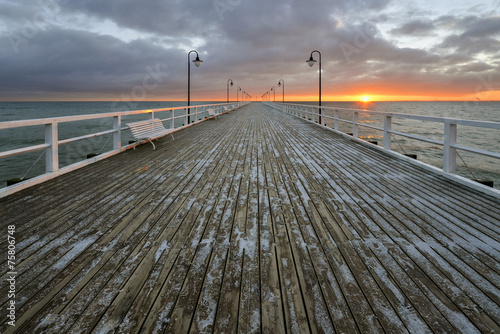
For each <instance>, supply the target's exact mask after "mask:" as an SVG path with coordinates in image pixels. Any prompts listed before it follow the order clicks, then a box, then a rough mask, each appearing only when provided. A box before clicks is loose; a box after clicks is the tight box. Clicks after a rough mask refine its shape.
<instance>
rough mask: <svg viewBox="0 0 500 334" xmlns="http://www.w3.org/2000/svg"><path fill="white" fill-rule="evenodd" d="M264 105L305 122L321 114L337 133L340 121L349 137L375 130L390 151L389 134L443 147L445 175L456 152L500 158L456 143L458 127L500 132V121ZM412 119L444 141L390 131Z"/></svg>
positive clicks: (453, 170) (451, 170) (452, 170)
mask: <svg viewBox="0 0 500 334" xmlns="http://www.w3.org/2000/svg"><path fill="white" fill-rule="evenodd" d="M266 104H267V105H269V106H272V107H273V108H275V109H278V110H280V111H283V112H285V113H288V114H291V115H293V116H296V117H300V118H304V119H305V120H306V121H309V122H313V123H318V121H317V120H318V119H320V118H319V117H320V115H321V116H322V121H321V124H318V125H320V126H323V127H327V122H326V120H327V119H328V120H333V124H334V126H333V130H335V131H337V132H340V130H339V122H343V123H350V124H352V131H353V133H352V136H353V137H354V138H358V134H359V127H366V128H371V129H375V130H378V131H382V132H383V140H384V146H383V147H384V149H385V150H388V151H391V150H392V148H391V145H392V135H393V134H396V135H400V136H405V137H408V138H412V139H416V140H419V141H424V142H428V143H433V144H437V145H441V146H443V147H444V152H443V153H444V154H443V171H444V172H446V173H452V174H455V173H456V167H457V150H464V151H468V152H471V153H475V154H480V155H484V156H488V157H492V158H496V159H500V153H497V152H490V151H487V150H483V149H478V148H474V147H469V146H466V145H459V144H458V143H457V126H459V125H460V126H469V127H480V128H488V129H495V130H500V122H493V121H492V122H487V121H475V120H465V119H454V118H445V117H434V116H421V115H413V114H403V113H393V112H383V111H371V110H361V109H352V108H337V107H325V106H321V107H320V106H312V105H305V104H293V103H270V102H266ZM320 108H321V110H331V111H333V114H334V115H333V116H330V115H325V113H324V112H323V113H321V114H320V113H319V112H318V111H319V109H320ZM339 111H346V112H351V113H352V114H353V120H352V121H351V120H345V119H341V118H339V115H338V112H339ZM362 114H367V115H376V116H382V117H383V118H384V127H383V128H381V127H377V126H373V125H369V124H364V123H362V122H360V121H359V116H360V115H362ZM393 118H401V119H412V120H419V121H426V122H434V123H441V124H443V126H444V135H443V140H436V139H432V138H427V137H422V136H419V135H415V134H410V133H404V132H400V131H395V130H392V119H393Z"/></svg>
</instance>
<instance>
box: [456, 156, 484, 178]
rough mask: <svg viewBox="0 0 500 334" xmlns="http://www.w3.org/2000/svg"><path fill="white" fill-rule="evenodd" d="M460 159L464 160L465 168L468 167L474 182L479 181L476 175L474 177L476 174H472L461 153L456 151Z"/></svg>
mask: <svg viewBox="0 0 500 334" xmlns="http://www.w3.org/2000/svg"><path fill="white" fill-rule="evenodd" d="M456 153H457V155H458V157H459V158H460V160H462V162H463V164H464V165H465V167H467V169H468V170H469V173H470V174H471V175H472V177H473V178H474V180H476V181H479V180H478V178H477V177H476V175H474V173H473V172H472V170H471V169H470V168H469V166H467V164H466V163H465V161H464V159H462V156H461V155H460V153H458V151H456Z"/></svg>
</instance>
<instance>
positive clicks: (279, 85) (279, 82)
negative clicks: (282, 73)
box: [278, 79, 285, 103]
mask: <svg viewBox="0 0 500 334" xmlns="http://www.w3.org/2000/svg"><path fill="white" fill-rule="evenodd" d="M282 82H283V103H285V80H283V79H280V81H278V87H281V83H282Z"/></svg>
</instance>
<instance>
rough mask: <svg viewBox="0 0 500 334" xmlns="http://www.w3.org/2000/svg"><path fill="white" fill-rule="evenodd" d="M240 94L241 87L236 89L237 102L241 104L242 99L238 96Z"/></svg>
mask: <svg viewBox="0 0 500 334" xmlns="http://www.w3.org/2000/svg"><path fill="white" fill-rule="evenodd" d="M239 92H241V87H240V86H238V87H236V102H240V98H239V96H238V93H239Z"/></svg>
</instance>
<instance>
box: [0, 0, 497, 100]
mask: <svg viewBox="0 0 500 334" xmlns="http://www.w3.org/2000/svg"><path fill="white" fill-rule="evenodd" d="M0 43H1V46H2V47H1V49H0V101H56V100H57V101H59V100H63V101H87V100H96V101H130V100H132V101H147V100H152V101H160V100H161V101H163V100H176V101H185V100H187V81H188V80H187V76H188V75H187V73H188V53H189V51H191V50H195V51H197V52H198V54H199V57H200V59H201V60H202V61H203V63H202V64H201V66H200V67H195V66H193V65H194V64H193V63H192V61H193V60H194V59H195V57H196V53H194V52H193V53H191V56H190V60H189V61H191V100H192V101H225V100H226V94H227V90H226V89H227V83H228V80H229V79H231V80H232V81H233V83H234V86H233V87H230V99H231V100H236V94H237V89H238V88H241V91H242V92H243V91H244V92H245V93H246V94H248V95H249V96H251V97H252V99H253V100H258V101H260V100H261V98H262V96H263V95H264V94H266V93H267V92H268V91H270V92H271V93H270V95H271V97H270V98H271V100H274V94H276V100H278V101H280V100H281V99H282V93H283V91H282V87H278V81H279V80H280V79H282V80H283V81H284V83H285V85H284V87H285V99H286V100H287V101H317V99H318V82H319V66H318V65H319V54H318V53H317V52H314V53H313V58H314V59H315V60H317V63H316V64H315V65H314V66H313V67H312V68H311V67H309V65H308V64H307V63H306V60H308V59H309V57H310V56H311V52H312V51H314V50H318V51H319V52H320V53H321V66H322V72H321V74H322V100H323V101H358V100H361V99H363V98H365V99H370V100H372V101H377V100H384V101H400V100H426V101H435V100H457V101H462V100H473V101H477V100H500V0H490V1H487V0H447V1H445V0H406V1H401V0H398V1H394V0H308V1H304V0H287V1H284V0H273V1H269V0H203V1H202V0H142V1H138V0H135V1H134V0H106V1H102V0H32V1H27V0H0ZM271 89H272V90H271ZM238 97H239V99H240V100H241V93H239V91H238Z"/></svg>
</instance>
